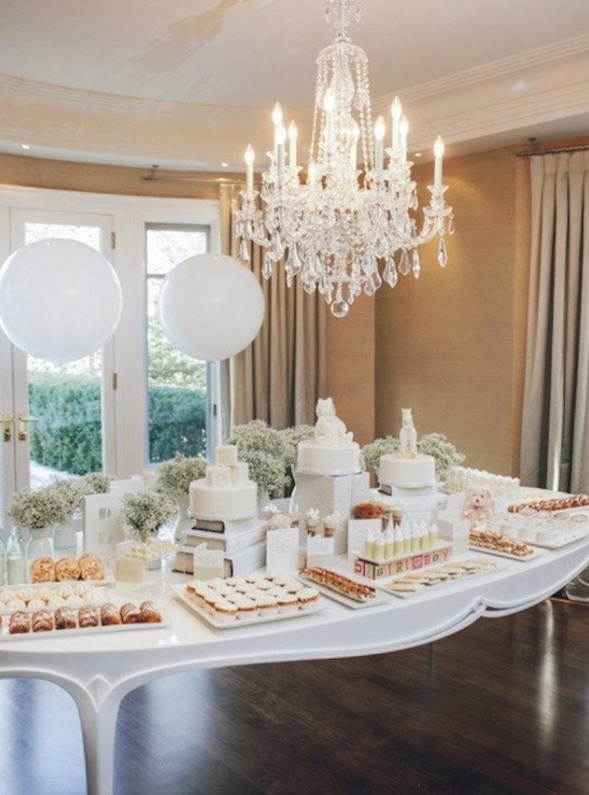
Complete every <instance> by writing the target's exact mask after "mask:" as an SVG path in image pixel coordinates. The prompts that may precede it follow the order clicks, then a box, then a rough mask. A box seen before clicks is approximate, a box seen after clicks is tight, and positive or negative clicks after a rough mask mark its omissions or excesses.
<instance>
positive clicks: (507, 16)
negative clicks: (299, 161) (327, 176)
mask: <svg viewBox="0 0 589 795" xmlns="http://www.w3.org/2000/svg"><path fill="white" fill-rule="evenodd" d="M324 7H325V0H43V2H39V0H0V151H4V152H13V153H19V154H23V153H26V154H30V155H33V156H43V157H57V158H66V159H72V160H81V161H89V162H103V163H115V164H129V165H140V166H145V167H146V168H148V167H149V166H150V165H151V164H152V163H157V164H160V166H162V167H163V168H180V169H189V170H213V171H218V170H219V169H220V164H221V162H222V161H225V162H227V163H228V166H229V169H230V170H241V168H242V162H243V161H242V157H243V151H244V149H245V146H246V144H247V143H249V142H252V143H253V145H254V148H255V150H256V155H257V165H258V166H259V167H260V166H262V165H263V164H264V161H265V151H266V149H268V148H269V146H270V142H271V135H272V130H271V126H272V125H271V121H270V112H271V109H272V106H273V105H274V103H275V102H276V101H277V100H280V102H281V104H282V106H283V108H284V109H285V112H286V116H287V120H288V119H290V118H291V117H293V118H295V119H296V121H297V124H298V126H299V130H301V132H302V142H303V145H304V143H305V131H307V132H308V130H309V128H310V125H311V120H310V112H311V109H312V104H313V97H314V72H315V60H316V58H317V55H318V53H319V50H320V49H321V48H322V47H323V46H326V45H327V44H329V43H331V41H332V40H333V37H334V36H333V31H332V28H331V26H330V25H328V24H327V23H326V21H325V16H324ZM350 35H351V38H352V40H353V41H354V43H356V44H358V45H360V46H361V47H362V48H363V49H364V50H365V51H366V53H367V55H368V58H369V63H370V81H371V86H372V100H373V111H374V113H375V114H376V113H378V112H384V113H387V112H388V110H387V109H388V106H389V105H390V102H391V100H392V98H393V96H394V95H395V94H399V95H400V97H401V100H402V101H403V104H404V107H405V109H406V111H407V114H408V117H409V123H410V133H409V146H410V148H411V149H412V150H415V149H423V148H425V147H427V148H428V149H429V147H430V146H431V144H432V143H433V140H434V138H435V136H436V135H437V134H438V133H440V134H442V136H443V137H444V140H445V142H446V147H447V152H448V154H449V155H450V156H451V155H452V154H462V153H465V152H469V151H475V150H477V149H479V150H480V149H484V148H491V147H495V146H503V145H510V144H516V145H517V144H521V145H522V146H523V145H525V143H526V140H527V139H528V138H530V137H539V138H540V139H542V140H543V141H544V142H548V141H550V140H551V139H553V140H554V139H557V138H562V137H567V136H576V135H586V134H589V2H588V1H587V0H560V2H556V0H443V2H441V1H440V0H405V2H402V3H401V2H398V0H364V2H363V6H362V19H361V20H360V22H359V23H358V24H356V23H353V24H352V27H351V30H350ZM23 144H26V145H28V146H30V149H28V150H26V151H25V152H23V150H22V149H21V146H22V145H23ZM0 178H1V175H0Z"/></svg>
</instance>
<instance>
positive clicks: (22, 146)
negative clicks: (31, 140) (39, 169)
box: [20, 144, 31, 149]
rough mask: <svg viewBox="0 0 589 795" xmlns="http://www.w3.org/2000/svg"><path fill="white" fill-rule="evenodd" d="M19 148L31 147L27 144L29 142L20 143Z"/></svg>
mask: <svg viewBox="0 0 589 795" xmlns="http://www.w3.org/2000/svg"><path fill="white" fill-rule="evenodd" d="M20 148H21V149H30V148H31V147H30V146H29V144H21V145H20Z"/></svg>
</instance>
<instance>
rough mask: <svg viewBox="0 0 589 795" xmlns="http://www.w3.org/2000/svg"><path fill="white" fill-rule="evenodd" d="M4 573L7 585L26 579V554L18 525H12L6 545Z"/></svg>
mask: <svg viewBox="0 0 589 795" xmlns="http://www.w3.org/2000/svg"><path fill="white" fill-rule="evenodd" d="M6 574H7V581H8V584H9V585H16V584H18V583H23V582H26V581H27V556H26V553H25V545H24V541H23V540H22V536H21V534H20V530H19V529H18V527H13V528H12V530H11V532H10V537H9V538H8V544H7V547H6Z"/></svg>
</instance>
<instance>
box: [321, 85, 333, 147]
mask: <svg viewBox="0 0 589 795" xmlns="http://www.w3.org/2000/svg"><path fill="white" fill-rule="evenodd" d="M323 108H324V110H325V138H326V144H327V149H328V151H331V142H332V139H333V111H334V110H335V97H334V96H333V92H332V91H331V89H328V90H327V91H326V92H325V99H324V101H323Z"/></svg>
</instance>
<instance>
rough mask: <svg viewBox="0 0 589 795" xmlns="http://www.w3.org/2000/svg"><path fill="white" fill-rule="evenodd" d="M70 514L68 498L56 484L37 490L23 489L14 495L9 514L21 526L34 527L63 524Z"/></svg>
mask: <svg viewBox="0 0 589 795" xmlns="http://www.w3.org/2000/svg"><path fill="white" fill-rule="evenodd" d="M68 514H69V502H68V499H67V498H66V496H65V494H64V492H63V491H62V490H61V489H59V488H56V487H55V486H54V485H50V486H44V487H43V488H41V489H37V490H36V491H32V490H31V489H22V490H21V491H19V492H17V493H16V494H15V495H14V497H13V499H12V502H11V503H10V507H9V508H8V515H9V516H11V517H12V518H13V519H14V521H15V522H16V524H17V525H19V527H31V528H33V529H39V528H42V527H51V526H52V525H58V524H62V523H63V522H65V520H66V518H67V516H68Z"/></svg>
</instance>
